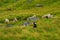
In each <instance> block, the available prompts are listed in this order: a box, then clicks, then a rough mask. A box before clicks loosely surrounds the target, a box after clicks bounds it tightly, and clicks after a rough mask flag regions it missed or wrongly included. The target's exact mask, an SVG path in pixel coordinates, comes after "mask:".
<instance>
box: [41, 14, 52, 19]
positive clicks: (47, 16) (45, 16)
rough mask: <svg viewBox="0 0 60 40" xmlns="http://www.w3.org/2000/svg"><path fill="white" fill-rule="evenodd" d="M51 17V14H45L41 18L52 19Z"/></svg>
mask: <svg viewBox="0 0 60 40" xmlns="http://www.w3.org/2000/svg"><path fill="white" fill-rule="evenodd" d="M52 17H53V15H51V14H46V15H44V16H42V18H52Z"/></svg>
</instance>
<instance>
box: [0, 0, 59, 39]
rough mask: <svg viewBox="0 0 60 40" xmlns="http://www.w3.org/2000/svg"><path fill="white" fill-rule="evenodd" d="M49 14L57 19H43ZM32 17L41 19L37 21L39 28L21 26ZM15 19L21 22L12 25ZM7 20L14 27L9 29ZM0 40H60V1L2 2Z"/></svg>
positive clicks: (0, 5)
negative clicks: (35, 16)
mask: <svg viewBox="0 0 60 40" xmlns="http://www.w3.org/2000/svg"><path fill="white" fill-rule="evenodd" d="M36 4H43V7H36V6H35V5H36ZM9 9H10V10H9ZM48 13H51V14H53V15H54V17H55V18H50V19H46V18H41V16H43V15H45V14H48ZM32 15H37V17H38V18H40V20H38V21H36V22H37V28H36V29H34V28H33V25H29V26H27V27H23V26H21V24H23V22H24V21H26V18H28V17H30V16H32ZM15 17H16V18H18V19H19V20H18V22H15V23H12V19H14V18H15ZM5 18H9V20H10V24H12V25H13V26H11V27H7V25H6V24H5V23H4V19H5ZM0 40H60V0H32V1H31V3H29V4H28V2H27V1H26V0H11V1H10V0H6V1H4V0H0Z"/></svg>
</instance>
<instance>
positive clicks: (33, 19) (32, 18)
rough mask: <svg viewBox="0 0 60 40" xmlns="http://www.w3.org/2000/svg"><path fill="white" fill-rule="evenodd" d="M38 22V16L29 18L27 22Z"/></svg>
mask: <svg viewBox="0 0 60 40" xmlns="http://www.w3.org/2000/svg"><path fill="white" fill-rule="evenodd" d="M28 20H29V21H36V20H38V18H37V17H36V15H34V16H32V17H29V18H27V21H28Z"/></svg>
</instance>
